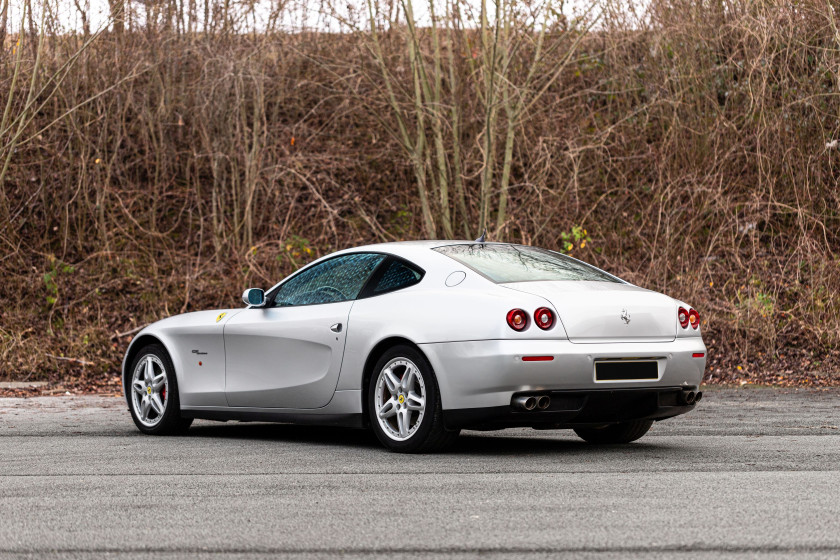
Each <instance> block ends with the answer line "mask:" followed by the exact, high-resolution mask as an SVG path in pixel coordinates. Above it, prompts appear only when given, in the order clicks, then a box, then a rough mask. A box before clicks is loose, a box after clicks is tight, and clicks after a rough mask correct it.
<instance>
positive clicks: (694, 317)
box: [688, 309, 700, 330]
mask: <svg viewBox="0 0 840 560" xmlns="http://www.w3.org/2000/svg"><path fill="white" fill-rule="evenodd" d="M688 322H689V323H691V328H692V329H694V330H697V327H699V326H700V313H698V312H697V310H696V309H692V310H691V311H689V312H688Z"/></svg>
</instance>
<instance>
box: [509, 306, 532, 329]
mask: <svg viewBox="0 0 840 560" xmlns="http://www.w3.org/2000/svg"><path fill="white" fill-rule="evenodd" d="M507 324H508V326H510V328H512V329H513V330H515V331H523V330H525V327H527V326H528V314H527V313H525V311H523V310H522V309H511V310H510V311H508V314H507Z"/></svg>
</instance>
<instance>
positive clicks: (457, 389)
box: [420, 337, 706, 411]
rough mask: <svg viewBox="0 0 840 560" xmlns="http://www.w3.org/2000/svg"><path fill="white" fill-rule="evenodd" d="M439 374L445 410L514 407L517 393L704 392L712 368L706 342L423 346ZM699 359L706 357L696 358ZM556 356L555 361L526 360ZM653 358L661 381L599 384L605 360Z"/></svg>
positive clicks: (493, 342) (691, 339)
mask: <svg viewBox="0 0 840 560" xmlns="http://www.w3.org/2000/svg"><path fill="white" fill-rule="evenodd" d="M420 347H421V349H422V350H423V351H424V353H425V354H426V357H427V358H428V359H429V361H430V362H431V365H432V367H433V368H434V370H435V372H436V374H437V381H438V385H439V387H440V393H441V404H442V405H443V409H444V411H447V410H462V409H471V408H492V407H510V404H511V398H512V397H513V395H514V394H516V393H522V392H535V391H594V390H604V389H632V388H649V389H653V388H663V387H698V386H699V385H700V383H701V381H702V379H703V370H704V368H705V366H706V358H705V353H706V347H705V345H704V344H703V340H702V339H701V338H700V337H689V338H677V339H676V340H673V341H671V342H655V343H654V342H616V343H602V344H574V343H571V342H569V341H568V340H476V341H468V342H447V343H434V344H421V345H420ZM694 354H703V357H698V358H695V357H693V355H694ZM528 356H551V358H552V359H551V361H523V357H528ZM618 358H648V359H655V360H656V361H657V363H658V378H657V379H648V380H643V381H642V380H622V381H596V380H595V363H596V362H597V361H598V360H603V359H607V360H609V359H618Z"/></svg>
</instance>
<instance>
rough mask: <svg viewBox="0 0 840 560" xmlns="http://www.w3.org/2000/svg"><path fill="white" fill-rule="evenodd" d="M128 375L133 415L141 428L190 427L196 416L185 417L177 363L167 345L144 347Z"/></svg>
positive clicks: (176, 429)
mask: <svg viewBox="0 0 840 560" xmlns="http://www.w3.org/2000/svg"><path fill="white" fill-rule="evenodd" d="M126 376H127V379H126V381H127V383H126V388H127V390H128V391H129V395H128V402H129V405H130V406H129V408H130V410H131V418H132V419H133V420H134V424H136V425H137V427H138V428H139V429H140V431H141V432H143V433H145V434H153V435H165V434H176V433H181V432H184V431H186V430H187V428H189V427H190V424H192V418H181V404H180V402H179V399H178V380H177V378H176V377H175V366H173V365H172V360H171V359H170V357H169V353H167V351H166V349H165V348H164V347H163V346H161V345H159V344H151V345H149V346H146V347H145V348H143V349H141V350H140V352H138V353H137V356H136V357H135V358H134V361H133V362H132V364H131V369H130V370H128V372H126Z"/></svg>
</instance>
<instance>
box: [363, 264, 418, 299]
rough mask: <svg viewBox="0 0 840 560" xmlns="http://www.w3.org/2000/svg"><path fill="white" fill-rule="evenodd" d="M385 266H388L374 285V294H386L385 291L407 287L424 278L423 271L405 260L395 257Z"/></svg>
mask: <svg viewBox="0 0 840 560" xmlns="http://www.w3.org/2000/svg"><path fill="white" fill-rule="evenodd" d="M385 266H386V267H387V268H386V269H385V272H384V273H383V274H382V276H381V277H380V278H379V281H378V282H376V285H375V286H374V287H373V291H372V293H373V295H379V294H384V293H385V292H392V291H394V290H400V289H402V288H407V287H408V286H412V285H414V284H416V283H418V282H419V281H420V279H421V278H423V274H422V273H420V272H419V271H417V270H415V269H414V268H412V267H410V266H409V265H407V264H406V263H404V262H403V261H399V260H396V259H394V260H392V261H391V262H390V263H387V264H386V265H385Z"/></svg>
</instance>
